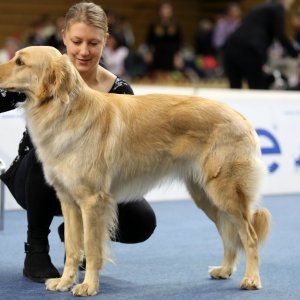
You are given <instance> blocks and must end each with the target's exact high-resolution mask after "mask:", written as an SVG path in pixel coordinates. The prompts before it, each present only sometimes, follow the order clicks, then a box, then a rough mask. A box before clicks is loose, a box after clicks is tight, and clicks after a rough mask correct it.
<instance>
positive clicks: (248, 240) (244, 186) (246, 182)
mask: <svg viewBox="0 0 300 300" xmlns="http://www.w3.org/2000/svg"><path fill="white" fill-rule="evenodd" d="M230 170H231V172H232V174H233V175H231V176H230V177H229V175H228V172H224V173H223V174H222V173H220V174H219V176H218V177H217V178H214V179H212V180H211V181H210V182H208V183H207V185H206V191H207V193H208V194H209V197H210V199H212V201H213V203H214V204H215V205H216V206H217V207H218V208H219V210H220V211H222V215H223V220H226V219H228V221H230V222H231V224H233V225H234V227H235V230H233V232H238V236H239V239H240V241H241V244H242V246H243V249H244V251H245V255H246V272H245V277H244V279H243V280H242V282H241V288H242V289H247V290H252V289H259V288H261V281H260V275H259V254H258V242H259V239H258V235H257V233H256V230H255V228H254V226H253V224H252V221H253V216H252V212H251V206H252V204H253V203H254V202H255V200H256V197H257V192H256V191H257V188H258V186H257V185H258V182H257V180H256V179H255V176H256V175H255V170H254V171H252V168H251V166H249V165H247V164H246V163H245V165H244V166H241V165H240V163H239V166H238V168H237V170H236V172H234V166H231V167H230ZM238 170H243V171H240V172H239V171H238ZM253 174H254V176H251V175H253ZM265 216H266V215H265V214H262V218H265ZM265 219H266V222H265V223H266V224H267V223H268V220H267V217H266V218H265ZM221 223H222V222H221ZM220 225H221V224H220ZM263 231H265V232H267V230H263ZM231 239H232V237H231V235H230V236H229V235H228V237H227V241H230V242H231ZM234 239H237V238H236V235H234Z"/></svg>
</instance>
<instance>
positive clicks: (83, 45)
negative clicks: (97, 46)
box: [80, 43, 89, 55]
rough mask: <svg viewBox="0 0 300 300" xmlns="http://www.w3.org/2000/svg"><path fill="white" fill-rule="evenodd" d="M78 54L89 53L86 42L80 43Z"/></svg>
mask: <svg viewBox="0 0 300 300" xmlns="http://www.w3.org/2000/svg"><path fill="white" fill-rule="evenodd" d="M80 54H81V55H88V54H89V47H88V45H87V44H85V43H83V44H81V45H80Z"/></svg>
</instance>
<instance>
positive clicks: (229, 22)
mask: <svg viewBox="0 0 300 300" xmlns="http://www.w3.org/2000/svg"><path fill="white" fill-rule="evenodd" d="M241 15H242V13H241V8H240V6H239V4H238V3H235V2H231V3H229V4H228V5H227V8H226V11H225V14H224V16H222V17H221V18H220V19H219V20H218V21H217V22H216V25H215V28H214V32H213V39H212V40H213V41H212V42H213V46H214V47H215V49H216V50H217V51H220V50H221V49H222V48H223V47H224V45H225V42H226V40H227V38H228V37H229V35H230V34H231V33H233V32H234V31H235V30H236V29H237V28H238V26H239V25H240V23H241Z"/></svg>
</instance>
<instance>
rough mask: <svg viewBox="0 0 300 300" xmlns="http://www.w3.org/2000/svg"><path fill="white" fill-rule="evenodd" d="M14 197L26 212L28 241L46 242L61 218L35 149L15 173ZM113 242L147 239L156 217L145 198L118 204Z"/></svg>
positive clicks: (25, 156) (135, 241) (26, 156)
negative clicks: (55, 222) (114, 239)
mask: <svg viewBox="0 0 300 300" xmlns="http://www.w3.org/2000/svg"><path fill="white" fill-rule="evenodd" d="M14 194H15V195H14V196H15V198H16V201H17V202H18V203H19V204H20V205H21V207H23V208H24V209H26V210H27V220H28V240H31V241H32V240H40V241H41V242H42V241H47V237H48V234H49V232H50V229H49V227H50V225H51V222H52V220H53V218H54V216H59V215H62V212H61V207H60V202H59V200H58V198H57V197H56V193H55V191H54V189H53V188H52V187H51V186H49V185H48V184H47V183H46V182H45V179H44V174H43V170H42V166H41V164H40V162H38V161H37V159H36V156H35V150H34V149H32V150H30V151H29V152H28V153H27V154H26V155H24V157H22V158H21V162H20V164H19V166H18V168H17V171H16V172H15V178H14ZM118 226H119V227H118V232H117V235H116V241H118V242H121V243H138V242H143V241H145V240H146V239H148V238H149V237H150V236H151V234H152V233H153V231H154V229H155V227H156V217H155V214H154V211H153V210H152V208H151V206H150V205H149V203H148V202H147V201H146V200H145V199H138V200H136V201H132V202H128V203H124V204H119V205H118Z"/></svg>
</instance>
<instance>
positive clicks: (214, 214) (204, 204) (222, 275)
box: [186, 179, 241, 279]
mask: <svg viewBox="0 0 300 300" xmlns="http://www.w3.org/2000/svg"><path fill="white" fill-rule="evenodd" d="M186 187H187V189H188V191H189V193H190V195H191V197H192V198H193V200H194V201H195V203H196V205H197V206H198V207H199V208H200V209H202V210H203V211H204V212H205V214H206V215H207V216H208V217H209V218H210V219H211V220H212V221H213V222H214V223H215V225H216V227H217V229H218V231H219V233H220V235H221V238H222V241H223V247H224V260H223V263H222V265H221V266H217V267H210V272H209V274H210V276H211V277H212V278H214V279H227V278H229V277H230V276H231V274H232V273H233V272H234V270H235V265H236V262H237V258H238V253H239V249H240V247H241V243H240V239H239V236H238V232H237V231H236V229H235V227H234V225H233V224H232V223H231V222H229V221H228V219H227V218H226V216H224V214H223V213H222V212H221V211H220V210H219V209H218V207H217V206H215V205H214V204H213V203H212V201H211V200H210V199H209V198H208V196H207V194H206V192H205V191H204V190H203V188H202V187H201V186H200V185H199V184H198V183H196V182H194V181H193V180H192V179H190V180H187V181H186Z"/></svg>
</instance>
